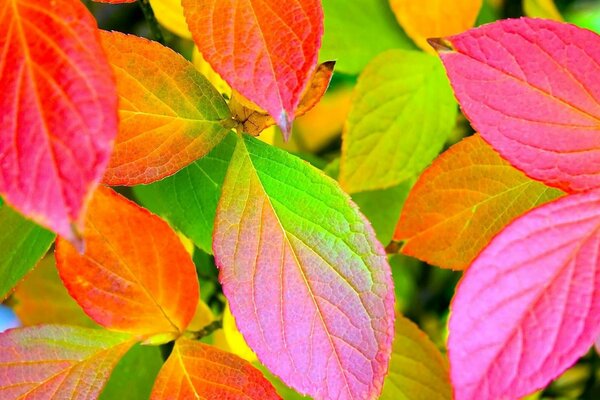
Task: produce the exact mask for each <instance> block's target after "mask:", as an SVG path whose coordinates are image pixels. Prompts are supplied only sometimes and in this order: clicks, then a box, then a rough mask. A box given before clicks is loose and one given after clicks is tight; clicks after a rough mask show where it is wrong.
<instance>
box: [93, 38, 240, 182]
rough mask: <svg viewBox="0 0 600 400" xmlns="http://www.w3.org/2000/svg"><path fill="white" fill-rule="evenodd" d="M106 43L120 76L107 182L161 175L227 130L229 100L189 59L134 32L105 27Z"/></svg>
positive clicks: (190, 159) (202, 152) (215, 141)
mask: <svg viewBox="0 0 600 400" xmlns="http://www.w3.org/2000/svg"><path fill="white" fill-rule="evenodd" d="M102 43H103V44H104V47H105V48H106V50H107V53H108V59H109V62H110V63H111V65H112V67H113V69H114V70H115V74H116V76H117V87H118V91H119V99H120V104H119V115H120V117H121V122H120V125H119V134H118V136H117V140H116V143H115V149H114V152H113V155H112V158H111V160H110V164H109V166H108V170H107V172H106V175H105V177H104V182H106V183H108V184H110V185H137V184H143V183H150V182H154V181H157V180H160V179H162V178H164V177H166V176H169V175H172V174H174V173H175V172H177V171H179V170H180V169H181V168H183V167H185V166H187V165H188V164H190V163H192V162H193V161H195V160H196V159H198V158H200V157H202V156H204V155H206V154H207V153H208V152H209V151H210V150H212V148H213V147H214V146H216V145H217V144H218V143H219V142H220V141H221V140H222V139H223V138H224V137H225V135H227V133H228V132H229V128H228V127H227V121H228V120H231V114H230V113H229V109H228V107H227V104H226V103H225V100H224V99H223V97H221V95H220V94H219V93H218V92H217V91H216V90H215V89H214V88H213V87H212V85H211V84H210V83H209V82H208V81H207V80H206V79H205V78H204V77H203V76H202V75H201V74H200V73H199V72H198V71H196V68H194V66H193V65H192V64H191V63H190V62H189V61H187V60H185V59H184V58H183V57H182V56H180V55H178V54H177V53H175V52H174V51H173V50H171V49H169V48H167V47H164V46H162V45H161V44H159V43H156V42H152V41H149V40H146V39H143V38H140V37H137V36H133V35H125V34H122V33H118V32H103V33H102ZM231 122H233V121H231ZM229 125H230V127H231V126H233V124H229Z"/></svg>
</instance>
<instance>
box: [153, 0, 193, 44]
mask: <svg viewBox="0 0 600 400" xmlns="http://www.w3.org/2000/svg"><path fill="white" fill-rule="evenodd" d="M150 5H151V6H152V10H153V11H154V15H156V19H157V20H158V22H160V23H161V24H162V25H163V26H164V27H165V28H167V29H168V30H170V31H171V32H174V33H176V34H177V35H179V36H181V37H184V38H186V39H191V37H192V34H191V33H190V31H189V29H188V27H187V22H185V16H184V15H183V7H182V6H181V0H150Z"/></svg>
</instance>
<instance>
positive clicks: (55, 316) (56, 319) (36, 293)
mask: <svg viewBox="0 0 600 400" xmlns="http://www.w3.org/2000/svg"><path fill="white" fill-rule="evenodd" d="M11 301H13V302H14V304H15V305H14V306H13V311H14V312H15V314H16V315H17V316H18V317H19V321H21V323H22V324H23V325H24V326H31V325H40V324H59V325H76V326H82V327H87V328H97V327H98V325H97V324H96V323H95V322H94V321H92V320H91V319H90V317H88V316H87V315H86V314H85V313H84V312H83V310H82V309H81V307H80V306H79V304H77V302H76V301H75V300H73V298H72V297H71V296H70V295H69V292H67V289H66V288H65V286H64V285H63V283H62V281H61V280H60V277H59V276H58V271H57V270H56V264H55V262H54V256H53V255H48V256H46V257H45V258H44V259H43V260H42V261H40V262H39V263H38V265H36V267H35V269H34V270H33V271H31V273H29V274H28V275H27V276H26V277H25V279H24V280H23V282H21V283H20V284H19V286H17V288H16V289H15V292H14V293H13V296H12V299H11Z"/></svg>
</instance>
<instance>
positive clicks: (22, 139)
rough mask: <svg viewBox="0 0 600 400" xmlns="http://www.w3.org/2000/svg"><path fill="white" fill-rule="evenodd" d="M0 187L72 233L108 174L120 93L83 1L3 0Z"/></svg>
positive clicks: (26, 210)
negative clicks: (101, 179)
mask: <svg viewBox="0 0 600 400" xmlns="http://www.w3.org/2000/svg"><path fill="white" fill-rule="evenodd" d="M0 93H1V94H0V115H1V117H0V192H1V193H2V195H3V196H5V200H6V201H7V202H8V203H10V204H12V205H13V206H14V207H15V208H16V209H17V210H18V211H20V212H22V213H23V214H25V215H27V216H28V217H30V218H33V219H34V220H35V221H36V222H38V223H40V224H42V225H44V226H46V227H48V228H50V229H52V230H53V231H55V232H57V233H58V234H60V235H62V236H65V237H66V238H67V239H69V240H74V239H75V238H76V232H73V231H74V230H75V231H77V230H78V228H80V224H81V222H82V217H83V213H84V209H85V206H86V201H87V199H88V198H89V196H90V193H91V192H92V191H93V190H94V188H95V186H96V185H97V184H98V181H99V180H100V178H101V177H102V175H103V174H104V169H105V168H106V165H107V164H108V159H109V156H110V152H111V150H112V142H113V140H114V138H115V136H116V134H117V93H116V86H115V82H114V78H113V76H112V71H111V69H110V67H109V65H108V61H107V59H106V56H105V54H104V51H103V50H102V47H101V45H100V37H99V33H98V29H97V26H96V21H95V20H94V18H93V17H92V15H91V14H90V13H89V12H88V11H87V9H86V8H85V6H84V5H83V4H82V3H81V1H79V0H53V1H47V0H11V1H3V2H1V5H0Z"/></svg>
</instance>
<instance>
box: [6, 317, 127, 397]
mask: <svg viewBox="0 0 600 400" xmlns="http://www.w3.org/2000/svg"><path fill="white" fill-rule="evenodd" d="M132 344H133V341H132V340H131V339H130V337H129V336H127V335H123V334H119V333H114V332H108V331H103V330H94V329H85V328H78V327H66V326H48V325H46V326H37V327H31V328H22V329H13V330H10V331H7V332H4V333H2V334H0V348H1V349H2V351H1V352H0V376H1V377H2V379H0V398H2V399H22V400H26V399H49V398H52V399H73V400H86V399H87V400H92V399H97V398H98V395H99V394H100V391H101V390H102V388H103V387H104V385H105V384H106V381H107V380H108V378H109V376H110V373H111V370H112V369H113V367H114V366H115V364H116V363H117V362H118V361H119V359H120V358H121V357H122V356H123V354H125V353H126V352H127V350H128V349H129V348H130V347H131V345H132Z"/></svg>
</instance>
